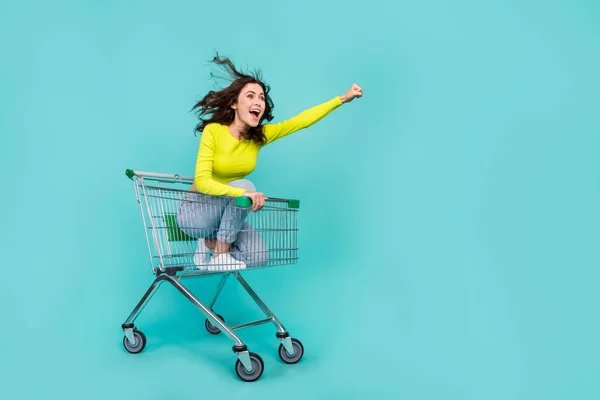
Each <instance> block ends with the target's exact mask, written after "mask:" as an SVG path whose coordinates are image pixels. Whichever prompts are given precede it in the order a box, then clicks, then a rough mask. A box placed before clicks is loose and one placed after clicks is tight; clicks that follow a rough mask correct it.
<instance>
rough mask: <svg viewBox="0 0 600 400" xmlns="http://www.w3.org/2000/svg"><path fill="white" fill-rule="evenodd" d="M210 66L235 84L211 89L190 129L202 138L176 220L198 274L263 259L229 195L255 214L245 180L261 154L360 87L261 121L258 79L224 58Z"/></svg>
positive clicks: (265, 91)
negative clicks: (194, 241) (193, 243)
mask: <svg viewBox="0 0 600 400" xmlns="http://www.w3.org/2000/svg"><path fill="white" fill-rule="evenodd" d="M213 62H215V63H216V64H218V65H220V66H223V67H224V68H225V69H226V70H227V72H228V73H229V74H230V75H231V76H232V77H233V82H232V83H231V84H230V85H229V86H228V87H227V88H225V89H223V90H220V91H218V92H214V91H210V92H209V93H208V94H207V95H206V96H205V97H204V98H203V99H202V100H200V101H199V102H198V103H197V104H196V105H195V106H194V107H193V108H192V110H196V111H197V115H198V118H199V119H200V123H198V125H197V126H196V129H195V130H196V131H197V132H201V133H202V136H201V139H200V147H199V150H198V157H197V160H196V171H195V175H194V184H193V185H192V187H191V188H190V193H187V194H186V196H185V197H184V199H183V201H182V203H181V206H180V208H179V212H178V216H177V218H178V223H179V226H180V227H181V229H182V230H183V231H184V232H185V233H187V234H188V235H190V236H192V237H195V238H198V239H199V240H198V247H197V249H196V251H195V254H194V264H195V265H197V266H198V267H200V268H201V269H202V268H204V269H209V270H237V269H243V268H246V267H247V266H248V267H256V266H260V265H263V264H264V263H265V262H266V261H267V260H268V255H269V251H268V249H267V248H266V246H265V243H264V241H263V240H262V238H261V237H260V235H259V234H258V232H256V231H255V230H254V229H253V228H252V227H251V226H250V225H249V224H248V223H246V222H245V219H246V217H247V216H248V212H249V210H248V209H244V208H240V207H236V206H235V199H232V197H238V196H246V197H249V198H250V199H251V200H252V211H254V212H257V211H259V210H260V209H261V208H262V207H263V206H264V204H265V195H264V193H262V192H258V191H257V190H256V188H255V186H254V184H253V183H252V182H250V181H249V180H246V179H243V178H244V177H246V176H247V175H248V174H250V173H251V172H252V171H253V170H254V168H255V167H256V160H257V157H258V152H259V151H260V150H261V149H262V148H263V147H264V146H266V145H268V144H270V143H273V142H274V141H276V140H279V139H281V138H283V137H285V136H287V135H289V134H291V133H294V132H296V131H299V130H301V129H304V128H307V127H309V126H311V125H312V124H314V123H315V122H317V121H319V120H320V119H322V118H323V117H325V116H326V115H327V114H329V113H330V112H331V111H333V110H334V109H336V108H337V107H339V106H340V105H342V104H343V103H347V102H350V101H352V100H354V99H355V98H357V97H361V96H362V89H361V88H360V87H359V86H358V85H356V84H354V85H352V87H351V88H350V89H349V90H348V91H347V92H346V93H344V94H342V95H340V96H336V97H334V98H333V99H331V100H329V101H327V102H325V103H322V104H320V105H317V106H315V107H312V108H310V109H308V110H305V111H303V112H301V113H300V114H298V115H296V116H295V117H293V118H290V119H289V120H287V121H283V122H280V123H277V124H264V122H265V120H266V121H271V120H272V119H273V115H272V108H273V102H272V101H271V98H270V96H269V89H270V88H269V87H268V86H267V85H266V84H265V83H263V82H262V81H261V78H260V76H259V75H258V74H254V75H246V74H242V73H240V72H238V70H237V69H236V68H235V66H234V65H233V64H232V63H231V61H230V60H228V59H226V58H225V59H222V58H220V57H219V56H218V55H217V56H216V57H215V58H214V60H213ZM206 115H210V117H205V116H206ZM203 117H205V118H203ZM213 252H214V254H212V255H211V253H213Z"/></svg>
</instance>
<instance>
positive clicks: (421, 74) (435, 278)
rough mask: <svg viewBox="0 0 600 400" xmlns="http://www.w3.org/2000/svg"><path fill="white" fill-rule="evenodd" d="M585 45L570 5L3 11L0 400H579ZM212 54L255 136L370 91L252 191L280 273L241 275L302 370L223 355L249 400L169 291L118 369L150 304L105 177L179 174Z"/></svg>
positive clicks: (585, 334) (222, 308)
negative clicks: (268, 95) (292, 213)
mask: <svg viewBox="0 0 600 400" xmlns="http://www.w3.org/2000/svg"><path fill="white" fill-rule="evenodd" d="M599 43H600V6H599V3H598V2H596V1H591V0H569V1H567V0H560V1H537V0H521V1H516V0H506V1H487V2H481V1H474V0H457V1H445V0H426V1H419V2H415V1H381V0H373V1H368V2H358V1H348V0H338V1H323V0H320V1H314V0H305V1H302V2H286V1H278V0H267V1H251V2H248V1H244V2H242V1H237V0H232V1H227V2H219V1H212V2H207V1H175V0H172V1H153V0H146V1H115V0H112V1H111V0H108V1H63V0H55V1H52V2H49V1H16V0H13V1H10V0H9V1H3V2H2V4H1V5H0V45H1V46H0V48H1V49H2V53H1V54H2V55H1V63H0V133H1V134H0V141H1V142H0V151H1V155H0V163H1V165H0V166H1V168H2V169H1V170H2V183H1V186H2V196H1V199H2V200H1V202H2V214H3V215H2V219H1V220H2V223H1V235H2V236H1V237H0V239H1V242H0V243H1V248H2V258H3V259H4V261H3V263H2V265H3V267H4V271H3V272H4V274H3V277H4V278H3V281H4V282H3V285H2V290H1V291H0V300H1V301H0V304H1V317H0V321H1V322H2V329H0V343H1V344H0V367H1V374H0V381H1V384H0V398H2V399H41V398H60V399H142V398H144V399H200V398H217V396H220V397H218V398H224V399H238V398H239V399H280V398H284V399H285V398H289V399H444V400H450V399H461V400H464V399H474V400H494V399H498V400H506V399H523V400H533V399H543V400H550V399H577V400H583V399H598V398H600V389H599V387H598V374H599V373H600V368H599V362H598V360H599V359H600V349H599V345H598V343H599V338H600V323H599V322H598V321H599V317H598V312H597V306H598V300H599V297H600V296H599V294H598V289H597V286H598V282H599V280H600V272H599V269H598V265H599V262H600V252H599V251H598V249H599V246H598V244H599V240H600V232H599V229H598V227H599V226H600V211H599V209H600V208H599V204H600V184H599V182H600V180H599V177H600V176H599V171H600V169H599V168H600V159H599V157H598V152H599V150H600V118H599V115H600V114H599V111H598V105H599V102H598V98H599V96H600V78H599V74H598V71H600V46H599ZM215 50H218V51H219V52H221V53H222V54H224V55H226V56H229V57H231V58H232V59H233V60H234V61H235V62H236V63H237V64H238V66H240V67H241V68H243V69H247V68H260V69H261V70H262V71H263V74H264V77H265V80H266V81H267V83H268V84H269V85H271V86H272V89H273V90H272V95H273V99H274V101H275V109H274V114H275V117H276V121H281V120H283V119H286V118H289V117H291V116H293V115H295V114H296V113H298V112H300V111H302V110H304V109H305V108H308V107H311V106H313V105H316V104H319V103H321V102H323V101H326V100H329V99H330V98H332V97H333V96H336V95H339V94H341V93H343V92H345V91H346V90H347V89H348V88H349V87H350V85H351V84H352V83H358V84H359V85H360V86H361V87H362V88H363V90H364V97H363V98H362V99H359V100H356V101H354V102H352V103H350V104H346V105H344V106H343V107H341V108H339V109H337V110H336V111H334V112H333V113H332V114H331V115H330V116H328V117H327V118H325V119H324V120H322V121H321V122H319V123H317V124H316V125H314V126H313V127H311V128H309V129H307V130H305V131H301V132H298V133H296V134H294V135H293V136H291V137H289V138H286V139H284V140H282V141H280V142H277V143H275V144H273V145H272V146H269V147H268V148H266V149H265V150H264V151H263V152H262V153H261V157H260V159H259V164H258V167H257V169H256V171H255V172H254V173H253V174H252V175H251V176H250V177H249V178H250V179H252V180H253V181H254V182H255V183H256V185H257V187H258V188H259V190H262V191H264V192H266V193H267V195H271V196H279V197H291V198H299V199H300V200H301V213H300V217H301V220H300V229H301V231H300V232H301V235H300V248H301V252H300V255H301V259H300V262H299V263H298V264H297V265H296V266H291V267H282V268H271V269H267V270H263V271H256V272H252V273H248V274H247V275H246V277H247V279H248V281H249V282H250V283H251V284H252V285H253V286H254V287H255V289H256V291H257V292H258V293H259V294H260V295H262V296H263V298H264V300H265V302H266V303H267V304H268V305H270V306H271V307H272V309H273V311H274V312H275V313H276V314H277V315H278V316H279V317H280V319H281V320H282V322H283V323H284V324H285V326H286V327H287V328H288V330H289V331H290V332H291V333H292V335H293V336H295V337H298V338H300V339H301V340H302V341H303V343H304V345H305V349H306V355H305V358H304V359H303V360H302V362H301V363H299V364H297V365H294V366H288V365H285V364H283V363H282V362H280V361H279V359H278V356H277V346H278V342H277V340H276V338H275V335H274V333H275V330H274V328H273V327H272V326H261V327H256V328H249V329H248V330H243V331H240V334H241V336H242V338H243V339H244V340H245V341H246V342H247V343H248V345H249V347H250V349H251V350H252V351H254V352H257V353H259V354H260V355H261V356H262V357H263V359H264V361H265V364H266V365H265V372H264V375H263V376H262V378H261V379H260V380H259V381H258V382H255V383H253V384H247V383H244V382H241V381H240V380H238V379H237V377H236V375H235V372H234V370H233V365H234V362H235V356H234V354H233V353H232V351H231V343H230V342H229V341H228V340H227V339H226V338H225V337H224V336H222V335H219V336H211V335H209V334H208V333H207V332H206V331H205V330H204V318H202V316H201V314H200V313H199V312H198V311H197V310H196V309H195V308H194V307H193V306H192V305H191V304H190V303H188V302H187V301H186V300H185V299H184V298H183V297H182V296H180V295H179V293H178V292H176V291H175V290H174V289H173V288H171V287H168V286H163V287H162V288H161V290H160V291H159V292H158V293H157V294H156V295H155V296H154V298H153V299H152V301H151V303H150V304H149V305H148V307H147V308H146V310H145V311H144V313H143V314H142V315H141V316H140V318H139V319H138V321H136V325H137V326H139V327H140V329H142V330H143V331H144V333H145V334H146V336H147V338H148V345H147V347H146V349H145V350H144V352H143V353H142V354H139V355H130V354H128V353H127V352H126V351H125V350H124V349H123V346H122V337H123V334H122V331H121V323H122V322H124V320H125V319H126V318H127V316H128V315H129V313H130V312H131V310H132V309H133V307H134V305H135V304H136V302H137V301H138V300H139V298H140V297H141V295H142V294H143V292H144V291H145V290H146V288H147V287H148V285H149V284H150V283H151V281H152V275H151V271H150V268H149V260H148V255H147V251H146V243H145V237H144V235H143V229H142V224H141V218H140V214H139V208H138V205H137V203H136V202H135V196H134V192H133V187H132V185H131V181H129V180H128V179H127V178H126V177H125V174H124V172H125V169H126V168H133V169H137V170H142V171H157V172H165V173H180V174H192V173H193V169H194V161H195V156H196V152H197V146H198V140H199V139H198V137H196V136H194V134H193V128H194V124H195V123H196V120H195V117H194V115H193V114H191V113H190V112H189V111H190V109H191V107H192V105H193V104H194V103H195V102H196V101H197V100H199V99H200V98H201V97H202V96H203V95H204V94H205V93H206V92H207V91H208V90H210V89H212V88H213V84H212V82H211V80H210V79H209V78H210V76H209V72H210V68H209V65H208V63H207V60H209V59H211V58H212V57H213V56H214V52H215ZM231 283H232V282H230V283H229V284H228V286H226V289H225V292H224V293H223V297H222V299H221V300H220V301H219V302H218V303H217V307H216V309H217V311H218V312H220V313H222V314H223V315H225V317H226V318H227V320H228V321H230V322H244V320H246V319H250V318H255V317H260V313H259V312H258V310H257V309H256V308H255V307H253V306H252V304H251V302H250V300H249V298H248V297H247V296H245V295H244V294H243V292H242V291H241V290H240V288H238V287H236V286H235V285H232V284H231ZM214 284H215V280H214V279H213V278H211V280H206V281H202V280H198V281H194V282H191V283H190V287H191V289H193V290H194V291H195V292H196V293H197V294H198V295H199V296H200V297H201V298H203V299H206V298H207V296H208V294H207V293H208V290H209V289H210V288H211V287H212V286H213V285H214Z"/></svg>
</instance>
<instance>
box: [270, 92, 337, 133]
mask: <svg viewBox="0 0 600 400" xmlns="http://www.w3.org/2000/svg"><path fill="white" fill-rule="evenodd" d="M341 105H342V99H340V96H336V97H334V98H333V99H331V100H329V101H327V102H325V103H323V104H319V105H318V106H315V107H312V108H309V109H308V110H305V111H302V112H301V113H300V114H298V115H296V116H295V117H292V118H290V119H288V120H286V121H283V122H279V123H277V124H267V125H265V126H264V132H265V136H266V137H267V143H266V144H269V143H273V142H274V141H276V140H279V139H281V138H282V137H285V136H287V135H289V134H291V133H294V132H296V131H299V130H300V129H304V128H308V127H309V126H311V125H312V124H314V123H315V122H317V121H319V120H321V119H322V118H323V117H325V116H326V115H327V114H329V113H330V112H332V111H333V110H335V109H336V108H338V107H339V106H341Z"/></svg>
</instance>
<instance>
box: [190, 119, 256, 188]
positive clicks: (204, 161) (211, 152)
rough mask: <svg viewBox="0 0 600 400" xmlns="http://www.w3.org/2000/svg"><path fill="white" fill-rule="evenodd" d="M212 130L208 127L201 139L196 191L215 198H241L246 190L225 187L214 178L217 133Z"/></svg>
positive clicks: (195, 183) (197, 161) (197, 163)
mask: <svg viewBox="0 0 600 400" xmlns="http://www.w3.org/2000/svg"><path fill="white" fill-rule="evenodd" d="M211 128H212V127H211V126H210V124H209V125H207V126H206V127H205V128H204V131H203V132H202V136H201V137H200V148H199V149H198V158H197V160H196V173H195V174H194V185H195V186H196V190H197V191H198V192H200V193H204V194H210V195H213V196H235V197H237V196H241V195H242V194H244V192H245V191H246V190H245V189H242V188H236V187H233V186H229V185H225V184H223V183H221V182H217V181H215V180H214V179H213V178H212V170H213V163H214V156H215V148H216V147H215V136H216V132H213V130H212V129H211Z"/></svg>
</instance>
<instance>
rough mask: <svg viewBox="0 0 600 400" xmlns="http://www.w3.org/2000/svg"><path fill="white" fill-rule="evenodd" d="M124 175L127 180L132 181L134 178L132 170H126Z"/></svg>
mask: <svg viewBox="0 0 600 400" xmlns="http://www.w3.org/2000/svg"><path fill="white" fill-rule="evenodd" d="M125 175H127V177H128V178H129V179H133V177H134V176H135V172H133V170H132V169H127V170H125Z"/></svg>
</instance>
